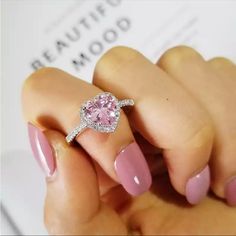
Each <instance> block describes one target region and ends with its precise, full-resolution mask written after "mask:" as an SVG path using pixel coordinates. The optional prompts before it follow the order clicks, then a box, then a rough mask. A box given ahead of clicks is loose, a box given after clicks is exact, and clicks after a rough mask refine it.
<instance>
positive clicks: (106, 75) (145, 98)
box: [93, 47, 213, 204]
mask: <svg viewBox="0 0 236 236" xmlns="http://www.w3.org/2000/svg"><path fill="white" fill-rule="evenodd" d="M93 82H94V84H95V85H97V86H98V87H100V88H102V89H104V90H106V89H108V88H109V89H110V90H111V91H112V92H113V93H114V94H116V95H117V96H118V97H119V98H124V97H127V96H128V97H130V98H133V99H134V101H135V107H134V109H132V110H131V112H130V114H129V119H130V122H131V123H132V124H134V126H135V129H136V130H138V132H140V133H141V134H142V135H143V136H144V137H145V138H146V139H147V140H148V141H149V142H150V143H152V144H153V145H155V146H157V147H159V148H162V149H163V152H164V156H165V160H166V163H167V167H168V171H169V175H170V178H171V182H172V184H173V186H174V187H175V189H176V190H177V191H178V192H179V193H181V194H185V195H186V197H187V199H188V200H189V202H191V203H193V204H195V203H198V202H199V201H200V200H201V199H202V198H203V197H204V196H205V194H206V192H207V189H208V186H209V170H208V167H207V163H208V160H209V154H210V150H211V146H212V137H213V133H212V127H211V123H210V121H209V118H208V116H207V115H206V113H205V111H204V110H202V109H201V107H200V106H199V105H198V103H197V102H196V101H195V100H194V99H193V98H192V97H191V96H190V95H189V93H188V92H186V90H184V89H183V88H182V87H181V86H179V85H178V83H176V82H175V81H174V80H172V79H171V78H170V77H169V76H168V75H167V74H166V73H164V72H163V71H162V70H161V69H159V68H158V67H156V66H155V65H154V64H152V63H151V62H149V61H148V60H147V59H146V58H144V56H142V55H141V54H139V53H138V52H136V51H135V50H132V49H130V48H125V47H116V48H113V49H111V50H110V51H108V52H107V53H106V54H105V55H104V56H103V57H102V59H100V61H99V62H98V64H97V66H96V69H95V74H94V79H93ZM131 88H132V89H131Z"/></svg>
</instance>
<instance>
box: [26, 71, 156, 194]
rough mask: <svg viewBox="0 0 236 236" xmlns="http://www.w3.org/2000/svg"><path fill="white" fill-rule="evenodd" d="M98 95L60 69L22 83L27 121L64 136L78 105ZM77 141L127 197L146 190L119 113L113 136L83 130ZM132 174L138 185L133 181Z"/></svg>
mask: <svg viewBox="0 0 236 236" xmlns="http://www.w3.org/2000/svg"><path fill="white" fill-rule="evenodd" d="M100 92H101V90H100V89H99V88H97V87H95V86H93V85H91V84H88V83H86V82H84V81H82V80H80V79H77V78H75V77H73V76H71V75H69V74H67V73H65V72H63V71H61V70H57V69H53V68H44V69H41V70H39V71H37V72H35V73H34V74H32V75H31V76H30V77H29V78H28V79H27V80H26V82H25V83H24V87H23V92H22V97H23V111H24V114H25V117H26V120H27V121H30V122H31V123H35V124H38V125H39V126H40V127H47V128H53V129H57V130H60V131H62V132H64V133H66V134H67V133H69V132H70V131H71V130H72V129H73V128H74V127H75V126H77V125H78V124H79V122H80V117H79V111H78V110H79V107H80V105H81V104H82V103H83V102H85V101H86V100H88V99H91V98H92V97H94V96H95V95H97V94H98V93H100ZM77 141H78V142H79V143H80V144H81V146H82V147H83V148H84V149H85V150H86V152H87V153H88V154H89V155H90V156H91V157H92V158H93V159H94V160H96V161H97V162H98V163H99V165H100V166H101V167H102V169H103V170H104V171H105V172H106V173H107V174H108V175H109V176H110V177H111V178H113V179H114V180H116V181H120V182H121V183H122V185H123V186H124V188H125V189H126V190H127V191H128V192H129V193H130V194H132V195H139V194H141V193H143V192H145V191H147V190H148V189H149V187H150V184H151V175H150V171H149V169H148V166H147V163H146V160H145V158H144V156H143V154H142V152H141V150H140V148H139V147H138V145H137V144H136V142H135V141H134V137H133V134H132V131H131V129H130V126H129V123H128V120H127V118H126V116H125V114H124V113H123V112H122V111H121V116H120V121H119V124H118V127H117V129H116V131H115V132H114V133H110V134H106V133H99V132H96V131H94V130H92V129H86V130H85V131H84V132H83V133H82V134H80V135H79V136H77ZM114 163H116V169H115V168H114ZM134 175H135V176H137V178H138V179H139V184H137V183H136V182H135V180H134V177H135V176H134ZM111 187H113V186H111Z"/></svg>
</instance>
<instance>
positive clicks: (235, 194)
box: [225, 177, 236, 206]
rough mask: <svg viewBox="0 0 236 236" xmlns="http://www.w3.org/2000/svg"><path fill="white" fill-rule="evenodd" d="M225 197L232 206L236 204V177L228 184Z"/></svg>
mask: <svg viewBox="0 0 236 236" xmlns="http://www.w3.org/2000/svg"><path fill="white" fill-rule="evenodd" d="M225 197H226V200H227V202H228V204H229V205H230V206H236V177H234V178H232V179H231V180H230V181H229V182H228V183H227V184H226V186H225Z"/></svg>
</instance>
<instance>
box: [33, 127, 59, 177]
mask: <svg viewBox="0 0 236 236" xmlns="http://www.w3.org/2000/svg"><path fill="white" fill-rule="evenodd" d="M28 134H29V140H30V144H31V148H32V151H33V154H34V157H35V159H36V161H37V163H38V164H39V166H40V167H41V169H42V170H43V172H44V173H45V175H46V176H47V177H50V176H52V175H53V173H54V171H55V160H54V156H53V151H52V148H51V146H50V144H49V142H48V140H47V138H46V136H45V135H44V133H43V132H42V131H41V130H39V129H38V128H37V127H35V126H34V125H32V124H30V123H28Z"/></svg>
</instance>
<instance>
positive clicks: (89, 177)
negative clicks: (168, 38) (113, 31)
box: [23, 47, 236, 235]
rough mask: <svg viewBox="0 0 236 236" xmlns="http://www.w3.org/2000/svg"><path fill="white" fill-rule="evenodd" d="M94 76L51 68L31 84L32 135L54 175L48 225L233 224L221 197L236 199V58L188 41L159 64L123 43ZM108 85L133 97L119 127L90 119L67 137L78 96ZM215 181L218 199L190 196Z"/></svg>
mask: <svg viewBox="0 0 236 236" xmlns="http://www.w3.org/2000/svg"><path fill="white" fill-rule="evenodd" d="M93 84H94V85H91V84H88V83H86V82H84V81H82V80H79V79H76V78H74V77H73V76H71V75H69V74H67V73H65V72H63V71H60V70H57V69H52V68H45V69H41V70H39V71H37V72H36V73H34V74H33V75H31V76H30V77H29V78H28V79H27V80H26V82H25V84H24V88H23V110H24V114H25V117H26V120H27V121H28V122H30V123H32V124H34V125H32V124H29V134H30V139H31V140H30V141H31V145H32V148H33V151H34V154H35V156H36V158H37V160H38V162H39V164H40V165H41V167H42V169H43V170H44V171H45V174H46V175H47V177H48V178H47V196H46V203H45V223H46V226H47V229H48V231H49V233H51V234H65V235H69V234H75V235H76V234H83V235H84V234H100V235H104V234H115V235H117V234H128V233H135V232H140V233H142V234H207V233H209V234H214V233H217V234H221V233H223V234H226V233H231V234H233V233H236V229H235V225H234V224H235V223H234V222H235V219H236V212H235V210H234V209H233V208H230V207H228V206H227V205H226V204H225V203H224V202H223V201H222V200H220V198H221V199H226V201H227V202H228V204H230V205H235V204H236V109H235V103H236V67H235V65H234V64H233V63H232V62H230V61H228V60H227V59H222V58H221V59H220V58H219V59H213V60H211V61H205V60H204V59H203V58H202V57H201V56H200V55H199V54H198V53H197V52H195V51H194V50H193V49H191V48H187V47H177V48H173V49H170V50H169V51H167V52H166V53H165V54H164V55H163V56H162V57H161V58H160V60H159V62H158V63H157V65H154V64H152V63H151V62H149V61H148V60H147V59H146V58H145V57H143V56H142V55H141V54H140V53H138V52H136V51H135V50H132V49H129V48H125V47H116V48H113V49H111V50H110V51H108V52H107V53H106V54H105V55H104V56H103V57H102V59H100V61H99V62H98V64H97V66H96V69H95V73H94V77H93ZM101 91H109V92H111V93H113V94H114V95H115V96H116V97H118V98H119V99H124V98H132V99H134V101H135V106H134V107H133V108H131V109H129V110H127V111H126V114H125V113H124V112H121V117H120V121H119V124H118V127H117V129H116V131H115V132H114V133H110V134H104V133H98V132H96V131H94V130H91V129H87V130H86V131H84V132H83V133H82V134H81V135H79V136H78V137H77V138H76V141H77V143H79V144H80V145H78V144H75V145H73V146H69V145H68V144H67V143H66V142H65V134H67V133H69V132H70V131H71V129H72V128H74V127H75V126H76V125H78V123H79V114H78V110H79V107H80V105H81V104H82V103H83V102H84V101H86V100H88V99H90V98H92V97H93V96H95V95H97V94H98V93H99V92H101ZM36 127H37V128H36ZM40 129H41V130H43V132H42V131H40ZM135 140H136V141H135ZM137 143H138V145H137ZM139 147H140V148H141V150H142V152H141V150H140V148H139ZM51 148H52V150H51ZM142 153H144V155H143V154H142ZM163 159H164V161H165V165H163V162H162V160H163ZM114 163H115V164H116V165H115V167H114ZM146 163H147V164H148V165H149V168H148V167H147V164H146ZM165 168H166V169H167V171H168V174H169V179H170V182H171V185H170V183H169V181H168V178H167V175H166V174H165V173H163V172H165ZM149 169H150V171H151V175H152V179H153V183H152V186H151V188H150V190H149V187H150V184H151V176H150V171H149ZM210 173H211V175H210ZM120 184H121V185H120ZM210 185H211V190H212V192H213V193H214V194H215V196H217V197H219V198H218V199H217V198H216V197H213V196H208V197H206V198H205V200H204V201H202V203H201V204H199V205H198V206H195V207H191V205H190V204H188V203H187V201H188V202H189V203H191V204H198V203H199V202H200V201H201V200H202V199H203V198H204V197H205V196H206V194H207V192H208V188H209V186H210ZM122 186H123V187H124V188H123V187H122ZM172 187H173V188H174V189H175V190H176V192H175V191H174V190H173V189H172ZM124 189H125V190H126V191H125V190H124ZM144 192H146V193H145V194H142V193H144ZM128 193H130V194H131V195H133V197H132V196H131V195H130V194H128ZM140 194H142V195H140ZM138 195H140V196H138ZM181 195H183V196H185V197H186V199H187V201H186V200H185V199H184V197H182V196H181ZM134 196H135V197H134ZM219 213H220V214H219ZM218 222H219V223H218Z"/></svg>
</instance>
